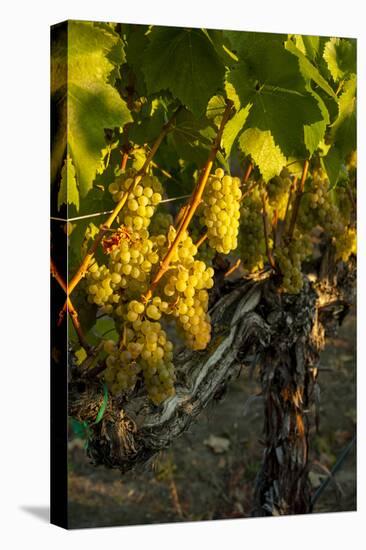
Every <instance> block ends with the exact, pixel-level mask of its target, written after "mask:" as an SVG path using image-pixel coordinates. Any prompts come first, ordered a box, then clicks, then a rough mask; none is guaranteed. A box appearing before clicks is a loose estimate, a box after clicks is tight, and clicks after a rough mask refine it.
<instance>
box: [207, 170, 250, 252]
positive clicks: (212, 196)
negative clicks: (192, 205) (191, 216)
mask: <svg viewBox="0 0 366 550" xmlns="http://www.w3.org/2000/svg"><path fill="white" fill-rule="evenodd" d="M240 199H241V191H240V179H239V178H236V177H231V176H229V175H225V173H224V171H223V170H222V169H221V168H218V169H217V170H216V171H215V174H211V175H210V176H209V178H208V181H207V185H206V188H205V191H204V194H203V205H202V208H201V222H202V223H203V224H204V225H205V226H206V227H207V236H208V243H209V245H210V247H211V248H212V249H214V250H216V251H217V252H221V253H223V254H228V253H229V252H230V251H231V250H235V249H236V248H237V246H238V240H237V237H238V231H239V218H240Z"/></svg>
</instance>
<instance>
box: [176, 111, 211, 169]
mask: <svg viewBox="0 0 366 550" xmlns="http://www.w3.org/2000/svg"><path fill="white" fill-rule="evenodd" d="M215 135H216V131H215V129H214V127H213V125H212V124H211V122H210V121H209V120H208V119H207V118H206V117H205V116H202V117H200V118H197V117H195V116H194V115H193V113H191V112H190V111H187V110H183V111H181V112H180V113H179V114H178V115H177V117H176V121H175V126H174V129H173V131H172V132H169V134H168V136H167V142H168V144H169V145H170V146H171V147H173V149H175V151H176V152H177V154H178V156H179V157H180V158H181V159H184V160H187V161H192V162H195V163H196V164H197V166H202V164H203V163H204V162H205V160H206V159H207V151H208V149H209V147H210V146H211V144H212V141H213V139H214V137H215Z"/></svg>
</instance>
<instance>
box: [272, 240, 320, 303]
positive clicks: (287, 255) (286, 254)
mask: <svg viewBox="0 0 366 550" xmlns="http://www.w3.org/2000/svg"><path fill="white" fill-rule="evenodd" d="M311 253H312V245H311V240H310V237H309V236H308V235H304V234H301V233H300V232H299V231H295V233H294V237H293V239H292V240H291V242H290V243H289V244H288V245H287V246H286V245H283V246H281V247H278V248H276V249H275V252H274V255H275V259H276V261H277V263H278V265H279V268H280V270H281V273H282V275H283V283H282V285H283V290H284V291H285V292H288V293H289V294H297V293H298V292H300V290H301V289H302V287H303V278H302V274H301V265H302V262H303V261H304V260H305V259H306V258H307V257H308V256H309V255H310V254H311Z"/></svg>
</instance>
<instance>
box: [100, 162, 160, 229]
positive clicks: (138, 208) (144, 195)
mask: <svg viewBox="0 0 366 550" xmlns="http://www.w3.org/2000/svg"><path fill="white" fill-rule="evenodd" d="M135 175H136V171H134V170H128V171H127V172H125V173H123V174H122V175H121V176H119V177H118V178H117V179H116V180H115V181H114V182H113V183H111V184H110V185H109V187H108V190H109V192H110V193H111V195H112V197H113V200H114V201H115V202H118V201H119V200H120V199H121V198H122V197H123V195H124V193H126V192H127V191H128V190H129V189H131V186H133V180H134V177H135ZM162 192H163V188H162V185H161V183H160V182H159V180H158V179H157V178H156V177H155V176H148V175H146V176H144V177H143V178H142V179H141V180H140V181H139V182H138V184H137V185H135V186H134V188H133V189H132V190H131V191H130V192H129V195H128V199H127V203H126V205H125V208H124V209H123V211H122V214H121V215H120V221H121V223H122V224H124V225H126V226H128V227H130V228H131V229H133V230H137V231H138V230H140V229H146V228H147V227H148V226H149V225H150V220H151V218H152V216H153V215H154V212H155V209H156V207H157V205H158V204H159V203H160V201H161V199H162Z"/></svg>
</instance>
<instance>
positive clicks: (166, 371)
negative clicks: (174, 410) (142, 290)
mask: <svg viewBox="0 0 366 550" xmlns="http://www.w3.org/2000/svg"><path fill="white" fill-rule="evenodd" d="M166 305H167V304H166ZM163 310H164V307H163V308H162V301H161V300H160V299H159V298H158V297H156V298H154V299H153V300H152V303H151V304H149V305H146V304H143V303H142V302H141V301H138V300H131V301H130V302H128V303H127V304H125V307H124V323H123V330H122V338H121V342H120V344H119V345H117V344H116V343H114V342H112V341H107V343H105V345H104V349H105V351H106V352H107V353H108V357H107V359H106V364H107V368H106V371H105V375H104V376H105V380H106V381H107V383H108V384H109V385H110V387H111V391H112V392H113V393H119V392H121V391H126V390H129V389H132V388H133V387H134V386H135V384H136V382H137V379H138V376H139V374H140V373H141V372H142V375H143V378H144V383H145V387H146V389H147V392H148V394H149V397H150V399H151V400H152V401H153V403H155V404H156V405H159V404H160V403H162V402H163V401H164V400H165V399H167V398H168V397H170V396H172V395H174V381H175V375H174V365H173V362H172V359H173V344H172V342H170V341H169V339H168V337H167V334H166V332H165V331H164V330H163V328H162V326H161V323H160V322H158V321H157V320H158V319H160V317H161V311H163Z"/></svg>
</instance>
